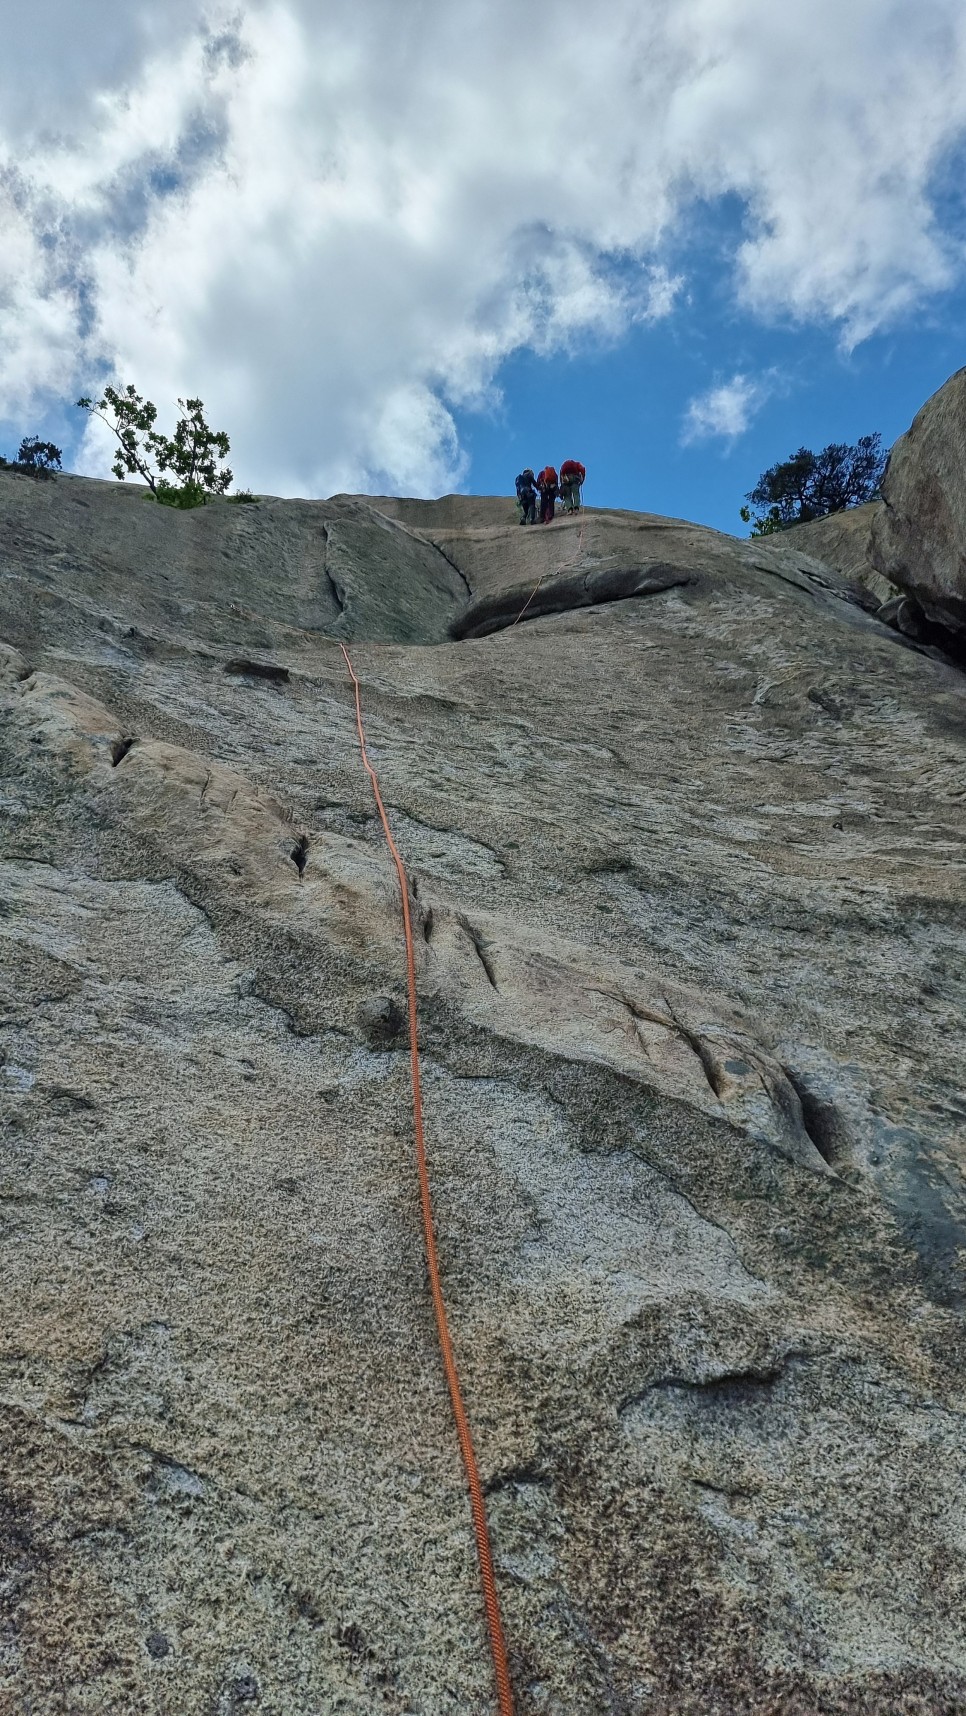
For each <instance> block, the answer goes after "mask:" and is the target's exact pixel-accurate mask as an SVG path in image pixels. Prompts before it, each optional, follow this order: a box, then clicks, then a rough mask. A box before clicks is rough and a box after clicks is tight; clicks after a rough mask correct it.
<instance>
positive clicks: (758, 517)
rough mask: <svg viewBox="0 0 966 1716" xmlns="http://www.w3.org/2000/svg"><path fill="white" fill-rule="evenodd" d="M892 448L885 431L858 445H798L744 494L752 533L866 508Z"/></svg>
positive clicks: (744, 511) (863, 438)
mask: <svg viewBox="0 0 966 1716" xmlns="http://www.w3.org/2000/svg"><path fill="white" fill-rule="evenodd" d="M887 458H888V452H883V450H882V436H881V435H878V434H876V435H862V436H861V437H860V438H859V440H858V441H857V442H856V443H855V446H854V447H850V446H848V445H847V444H846V443H845V442H844V441H842V442H830V443H829V445H828V446H827V447H823V448H822V451H821V452H820V453H813V452H812V451H811V449H810V448H809V447H799V449H798V452H797V453H792V455H791V457H790V458H788V459H783V460H782V461H781V462H780V463H779V464H777V465H772V466H771V468H770V470H767V471H764V472H763V473H762V475H761V476H760V477H759V478H758V481H757V483H756V484H755V487H754V488H753V489H752V490H751V491H750V493H749V494H747V495H746V496H745V499H746V500H748V501H750V502H751V506H753V507H757V508H759V511H758V512H757V513H754V514H753V513H752V511H751V507H748V506H743V507H742V508H741V517H742V519H743V520H744V522H745V524H749V523H750V524H751V527H752V529H751V534H752V536H770V535H771V533H772V531H775V530H788V529H789V528H790V526H791V525H793V524H806V523H808V521H809V520H810V519H813V518H825V517H827V515H828V514H829V513H830V512H843V511H844V510H845V508H846V507H850V506H861V504H862V502H863V501H869V500H872V499H873V498H874V496H875V495H876V493H877V491H878V487H879V484H880V482H881V480H882V473H883V471H884V470H885V467H886V460H887Z"/></svg>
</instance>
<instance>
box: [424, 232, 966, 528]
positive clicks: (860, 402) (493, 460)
mask: <svg viewBox="0 0 966 1716" xmlns="http://www.w3.org/2000/svg"><path fill="white" fill-rule="evenodd" d="M698 267H699V269H700V264H699V265H698ZM690 279H691V302H690V303H689V304H687V305H682V306H680V307H679V309H678V310H677V311H676V313H675V315H674V317H673V318H672V319H670V320H668V321H661V322H659V323H657V324H656V325H654V326H653V327H646V328H635V329H632V330H631V331H630V332H629V333H628V334H627V335H626V336H625V337H623V338H622V339H621V341H620V342H619V343H618V344H617V345H615V346H613V347H611V348H608V349H600V348H598V349H596V350H593V351H581V352H578V353H574V354H572V355H568V354H563V353H561V354H557V355H555V356H554V357H551V358H541V357H537V356H535V355H534V354H532V353H526V352H524V353H520V354H519V355H517V356H515V357H513V358H512V359H511V360H509V361H508V362H507V363H506V364H505V365H504V366H503V367H502V369H501V371H500V373H499V377H498V380H499V384H500V387H501V390H502V395H503V398H502V401H501V402H500V404H499V405H497V406H495V407H494V408H493V409H492V410H490V411H488V412H483V413H475V412H474V413H469V412H464V413H459V414H458V416H457V421H458V425H459V431H460V438H461V441H462V442H463V444H464V446H465V447H466V448H467V450H468V451H469V454H470V461H471V462H470V468H469V473H468V475H469V486H470V487H471V488H472V489H473V490H474V491H475V492H477V493H483V494H489V493H497V494H498V493H501V492H503V491H504V490H505V489H506V487H507V479H508V473H509V476H510V478H511V479H512V477H513V476H514V475H515V474H516V472H517V471H518V470H520V469H521V468H522V466H523V465H524V464H532V465H533V468H534V469H535V470H539V468H540V464H541V463H543V462H545V461H546V459H550V460H551V461H552V462H553V463H554V464H559V463H560V461H561V460H562V459H564V458H568V457H576V458H579V459H580V460H581V461H582V463H583V464H585V465H586V466H587V469H588V481H587V488H586V492H585V499H586V501H587V504H588V505H595V506H613V507H630V508H632V509H633V510H635V511H642V512H657V513H663V514H666V515H668V516H672V517H679V518H688V519H692V520H694V521H695V522H697V523H700V524H709V525H713V526H714V527H715V528H716V529H718V530H726V531H730V532H732V533H733V534H739V535H741V534H746V532H747V526H745V525H743V524H742V523H741V521H740V519H739V517H738V509H739V507H740V506H741V505H742V503H743V500H744V496H745V494H746V493H747V491H748V490H749V489H750V488H751V487H752V486H753V485H754V483H755V481H756V480H757V478H758V476H759V475H760V473H761V472H762V471H764V470H766V469H767V468H768V466H769V465H772V464H774V463H775V462H776V461H777V460H778V459H783V458H785V457H786V456H787V455H788V454H790V453H792V452H793V451H795V449H796V448H798V447H800V446H802V445H804V446H809V447H812V448H813V449H816V450H817V449H818V448H819V447H824V446H826V445H827V444H828V442H830V441H849V442H854V441H855V440H857V439H858V437H859V436H860V435H866V434H870V433H872V432H873V431H876V430H878V431H879V433H880V434H881V435H882V439H883V445H884V446H886V447H888V446H890V445H891V443H892V442H893V441H894V440H895V439H896V438H897V437H898V436H899V435H901V434H902V433H903V432H904V431H905V430H906V429H908V427H909V424H910V423H911V421H912V419H913V417H914V416H915V414H916V412H917V411H918V410H919V407H920V406H921V405H922V404H924V402H925V400H926V399H927V398H928V397H929V395H930V394H932V393H934V392H935V391H936V389H937V388H938V387H940V386H941V385H942V383H943V382H944V381H945V380H946V379H947V377H948V376H949V375H951V374H952V373H953V371H954V370H956V369H959V368H961V367H962V366H963V365H964V364H966V292H964V291H963V290H958V291H953V292H949V293H944V294H942V295H941V296H940V297H939V298H938V299H936V300H935V301H934V302H931V303H930V304H929V305H928V306H927V307H925V308H924V309H922V310H920V311H917V312H916V313H915V314H913V315H910V316H909V317H908V318H904V319H903V321H902V323H901V325H900V326H897V327H895V328H893V329H892V330H891V331H889V332H886V333H882V334H876V335H873V336H871V337H870V338H868V339H866V340H864V341H863V342H862V343H861V344H860V345H859V346H857V347H856V348H855V349H853V350H851V351H847V350H843V348H842V346H841V343H840V339H839V331H838V330H837V329H836V328H834V327H832V328H830V327H828V326H822V325H819V326H814V325H813V326H804V327H803V326H795V325H794V324H790V323H786V324H782V323H775V322H772V321H768V322H764V321H761V320H759V319H758V318H755V317H750V316H746V315H741V314H738V313H736V312H735V310H734V308H733V306H732V305H730V304H729V303H728V301H727V298H726V297H725V295H724V293H723V291H722V287H723V285H724V280H723V279H722V276H721V275H720V274H719V273H717V271H716V270H715V271H714V272H712V271H711V270H708V272H707V274H706V275H702V273H701V272H697V273H696V274H692V275H691V276H690ZM769 374H773V375H774V380H773V383H772V385H773V388H774V391H773V393H772V394H771V396H770V397H768V398H766V400H765V402H764V404H763V405H762V406H761V408H760V410H759V411H758V412H757V414H754V415H753V416H752V419H751V421H750V422H749V423H748V426H747V428H746V429H745V430H744V431H743V432H742V433H740V434H738V435H735V436H733V437H732V436H723V435H711V436H708V437H705V438H702V439H699V440H696V441H691V442H690V443H687V444H683V439H682V429H683V426H684V424H685V420H686V416H687V408H688V404H689V401H691V400H692V399H693V398H694V397H695V396H697V395H701V394H703V393H705V392H707V390H708V389H709V388H712V387H714V386H715V385H716V384H718V383H722V382H723V383H726V382H727V381H728V380H729V379H730V378H731V377H733V376H735V375H749V376H768V375H769ZM537 461H539V463H538V462H537Z"/></svg>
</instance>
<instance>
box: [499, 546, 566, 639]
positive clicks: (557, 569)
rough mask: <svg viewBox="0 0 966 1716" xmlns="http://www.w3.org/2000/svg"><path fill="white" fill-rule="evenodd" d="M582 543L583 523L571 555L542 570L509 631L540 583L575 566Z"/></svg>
mask: <svg viewBox="0 0 966 1716" xmlns="http://www.w3.org/2000/svg"><path fill="white" fill-rule="evenodd" d="M583 545H584V527H583V525H581V527H580V534H579V535H578V537H577V546H576V548H575V549H574V551H573V553H572V555H571V556H570V559H569V560H565V561H564V563H563V565H562V566H554V567H552V568H551V570H550V571H549V572H544V573H543V575H542V577H540V578H538V579H537V581H536V583H535V584H534V586H533V589H532V590H531V591H530V594H529V596H528V597H527V599H526V601H525V602H524V604H523V607H522V608H521V609H520V612H519V613H518V615H517V617H516V619H515V620H514V621H513V622H512V624H511V625H510V627H509V630H510V631H511V632H512V630H513V627H514V626H518V625H519V624H520V621H521V620H522V619H523V616H524V614H525V613H526V611H527V609H528V608H529V606H530V603H531V602H532V601H533V598H534V596H535V595H536V594H537V591H538V590H539V588H540V586H541V584H545V583H546V581H547V579H548V578H553V577H555V576H556V574H557V573H558V572H566V571H567V570H568V569H569V567H571V566H575V565H576V563H577V561H578V560H579V559H580V551H581V549H582V548H583Z"/></svg>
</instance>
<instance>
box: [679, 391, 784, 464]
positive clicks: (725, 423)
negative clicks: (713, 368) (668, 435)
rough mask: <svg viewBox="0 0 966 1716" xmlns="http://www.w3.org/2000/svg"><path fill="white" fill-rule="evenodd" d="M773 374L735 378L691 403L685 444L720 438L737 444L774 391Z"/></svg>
mask: <svg viewBox="0 0 966 1716" xmlns="http://www.w3.org/2000/svg"><path fill="white" fill-rule="evenodd" d="M776 380H777V378H776V377H775V376H774V374H770V375H768V376H765V377H759V378H758V379H756V378H755V377H754V376H750V375H742V374H740V373H739V374H738V375H733V376H732V378H731V380H730V381H722V382H718V383H717V384H716V385H715V386H714V387H709V389H708V391H707V392H706V393H702V394H699V395H698V397H697V398H696V399H692V400H691V402H690V404H689V406H688V409H687V411H686V413H685V417H684V426H683V429H682V431H681V441H682V444H683V445H684V446H685V447H687V446H690V445H691V444H692V443H693V442H695V441H707V440H711V439H713V438H714V437H720V438H722V439H723V440H726V441H734V440H735V439H736V438H737V437H738V436H739V435H743V434H744V432H745V430H746V429H747V427H748V425H749V423H750V422H751V420H752V418H753V417H754V416H755V414H756V413H757V412H758V411H760V410H761V407H762V406H763V405H764V403H765V400H766V399H767V398H768V397H769V395H770V394H771V393H773V392H774V390H775V384H776Z"/></svg>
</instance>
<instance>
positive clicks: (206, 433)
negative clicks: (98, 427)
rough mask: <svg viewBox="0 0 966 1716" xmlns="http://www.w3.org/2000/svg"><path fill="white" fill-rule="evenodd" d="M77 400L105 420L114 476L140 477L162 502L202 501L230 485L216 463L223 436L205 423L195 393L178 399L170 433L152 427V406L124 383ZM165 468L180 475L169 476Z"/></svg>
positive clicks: (224, 450)
mask: <svg viewBox="0 0 966 1716" xmlns="http://www.w3.org/2000/svg"><path fill="white" fill-rule="evenodd" d="M77 404H78V407H79V408H80V410H81V411H87V412H89V413H90V415H91V416H92V417H99V418H100V420H101V422H102V423H106V424H107V427H108V428H109V429H110V431H111V434H112V435H113V436H114V437H115V439H116V441H117V452H116V454H115V456H114V463H113V465H112V466H111V469H112V470H113V472H114V475H115V476H116V477H117V478H118V480H119V482H122V483H123V481H124V479H125V477H126V476H129V475H130V476H137V477H142V478H143V479H144V481H145V482H146V483H147V485H148V488H149V489H150V490H151V493H152V495H153V497H154V499H155V500H156V501H160V503H161V505H162V506H174V507H179V508H181V509H186V508H191V507H195V506H204V505H205V502H206V501H207V499H208V496H209V495H223V494H224V493H225V490H226V489H229V488H230V487H231V482H232V475H231V471H230V470H229V469H228V468H227V466H225V467H223V468H219V466H220V461H221V460H222V459H225V458H227V456H228V451H229V442H228V436H227V435H226V434H225V432H224V430H223V429H210V428H209V427H208V424H207V423H206V422H205V408H204V404H203V402H202V401H201V400H200V399H179V400H178V410H179V412H180V413H181V415H180V416H179V418H178V421H177V423H176V425H175V431H174V434H173V435H162V434H161V433H160V431H159V430H157V429H155V427H154V425H155V423H156V421H157V416H158V408H157V406H156V405H155V404H153V402H152V401H151V400H150V399H144V398H143V397H142V395H141V394H140V393H138V391H137V389H136V388H135V387H133V386H132V385H131V384H130V383H129V384H128V386H127V387H125V388H124V389H121V388H117V387H106V388H105V389H104V397H103V398H102V399H98V400H94V399H89V398H84V399H79V400H78V401H77ZM166 473H170V475H171V476H173V477H176V478H178V479H180V480H179V481H177V482H171V480H170V477H169V476H168V475H167V474H166Z"/></svg>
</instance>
